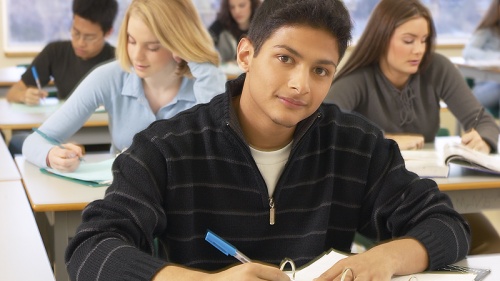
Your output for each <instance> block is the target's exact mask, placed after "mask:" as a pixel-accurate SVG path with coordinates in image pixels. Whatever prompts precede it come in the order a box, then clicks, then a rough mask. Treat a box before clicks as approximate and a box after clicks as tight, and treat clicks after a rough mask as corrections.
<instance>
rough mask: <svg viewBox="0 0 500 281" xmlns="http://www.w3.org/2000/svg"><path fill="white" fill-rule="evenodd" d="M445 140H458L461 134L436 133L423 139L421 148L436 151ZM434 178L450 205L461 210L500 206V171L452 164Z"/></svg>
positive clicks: (463, 211)
mask: <svg viewBox="0 0 500 281" xmlns="http://www.w3.org/2000/svg"><path fill="white" fill-rule="evenodd" d="M448 142H460V137H459V136H451V137H437V138H436V139H435V142H434V143H426V144H425V145H424V148H423V149H422V151H423V152H424V153H425V152H426V151H427V152H428V151H438V153H439V151H442V150H443V146H444V145H445V144H446V143H448ZM433 180H434V181H435V182H436V183H437V185H438V187H439V189H440V190H441V191H443V192H444V193H446V194H448V195H449V196H450V198H451V201H452V202H453V206H454V207H455V209H456V210H457V211H458V212H460V213H462V214H465V213H478V212H481V211H483V210H488V209H500V175H493V174H489V173H484V172H479V171H474V170H471V169H466V168H462V167H460V166H458V165H455V164H451V165H450V172H449V176H448V177H447V178H433Z"/></svg>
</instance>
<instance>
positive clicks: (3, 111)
mask: <svg viewBox="0 0 500 281" xmlns="http://www.w3.org/2000/svg"><path fill="white" fill-rule="evenodd" d="M51 99H53V98H51ZM56 109H57V107H55V106H51V107H47V108H46V110H40V111H37V112H33V113H28V112H24V111H20V110H16V109H14V108H13V105H12V104H10V103H9V102H8V101H7V100H6V99H0V130H2V131H3V133H4V134H5V138H6V143H9V141H10V138H11V137H12V131H15V130H31V129H33V128H34V127H39V126H40V125H41V124H42V123H43V122H44V121H45V120H46V119H47V118H48V117H49V116H50V115H51V114H52V113H53V112H54V111H55V110H56ZM79 133H80V134H78V133H77V134H75V136H73V137H72V140H83V141H78V142H79V143H80V144H101V143H111V136H110V135H109V130H108V114H107V113H105V112H102V113H94V114H92V116H90V118H89V120H87V122H85V124H84V125H83V128H82V129H81V130H80V131H79ZM85 134H87V136H86V137H87V138H84V137H83V136H84V135H85ZM89 135H90V137H89ZM88 139H90V140H88ZM88 141H90V142H88Z"/></svg>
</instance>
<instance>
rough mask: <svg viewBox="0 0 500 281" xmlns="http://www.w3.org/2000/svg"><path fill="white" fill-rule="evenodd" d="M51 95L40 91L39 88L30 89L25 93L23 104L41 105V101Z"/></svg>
mask: <svg viewBox="0 0 500 281" xmlns="http://www.w3.org/2000/svg"><path fill="white" fill-rule="evenodd" d="M48 95H49V93H48V92H47V91H44V90H39V89H38V88H33V87H29V88H27V89H26V92H25V93H24V100H23V102H24V103H25V104H27V105H37V104H40V100H41V99H44V98H46V97H47V96H48Z"/></svg>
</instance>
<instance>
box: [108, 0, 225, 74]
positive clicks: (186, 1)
mask: <svg viewBox="0 0 500 281" xmlns="http://www.w3.org/2000/svg"><path fill="white" fill-rule="evenodd" d="M131 15H134V16H137V17H139V18H140V19H141V20H142V21H143V22H144V24H146V26H147V27H148V28H149V29H150V30H151V32H152V33H153V34H154V35H155V37H156V38H157V39H158V41H159V42H160V44H161V45H162V46H163V47H164V48H166V49H168V50H169V51H171V52H172V53H175V54H177V55H178V56H180V57H181V58H183V59H185V60H187V61H190V62H198V63H203V62H210V63H212V64H214V65H219V54H218V53H217V51H216V49H215V47H214V43H213V41H212V37H211V36H210V34H209V33H208V31H207V29H206V28H205V26H204V25H203V23H202V21H201V18H200V16H199V15H198V12H197V11H196V8H195V7H194V5H193V3H192V2H191V0H133V1H132V3H130V6H129V7H128V9H127V12H126V13H125V16H124V18H123V22H122V25H121V27H120V31H119V34H118V43H117V47H116V58H117V60H118V62H119V63H120V65H121V66H122V68H123V69H124V70H125V71H130V69H131V68H132V62H131V61H130V58H129V56H128V52H127V43H128V32H127V27H128V22H129V18H130V16H131ZM177 74H179V75H184V76H191V71H190V70H189V67H188V66H187V63H186V62H185V61H183V62H181V63H179V64H178V66H177Z"/></svg>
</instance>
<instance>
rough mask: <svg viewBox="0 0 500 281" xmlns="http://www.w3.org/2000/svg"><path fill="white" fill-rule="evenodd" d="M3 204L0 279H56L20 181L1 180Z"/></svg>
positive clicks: (0, 214)
mask: <svg viewBox="0 0 500 281" xmlns="http://www.w3.org/2000/svg"><path fill="white" fill-rule="evenodd" d="M0 206H2V211H1V212H0V225H1V226H2V231H0V249H1V250H0V261H1V262H0V279H2V280H40V281H49V280H50V281H54V280H55V279H54V274H53V272H52V268H51V266H50V262H49V259H48V257H47V253H46V252H45V248H44V245H43V242H42V238H41V237H40V232H39V231H38V228H37V225H36V222H35V218H34V216H33V213H32V211H31V208H30V205H29V204H28V200H27V199H26V194H25V192H24V190H23V185H22V184H21V181H19V180H17V181H2V182H0ZM14 214H15V215H14Z"/></svg>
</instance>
